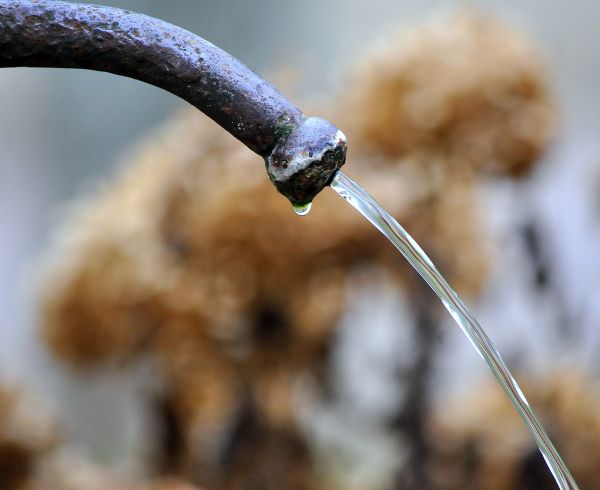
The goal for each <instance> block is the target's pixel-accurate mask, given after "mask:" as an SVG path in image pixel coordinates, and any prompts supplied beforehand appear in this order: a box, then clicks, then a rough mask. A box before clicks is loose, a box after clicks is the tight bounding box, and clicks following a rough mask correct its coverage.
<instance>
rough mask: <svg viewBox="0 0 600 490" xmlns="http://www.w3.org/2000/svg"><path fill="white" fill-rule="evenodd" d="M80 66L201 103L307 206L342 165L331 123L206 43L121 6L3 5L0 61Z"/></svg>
mask: <svg viewBox="0 0 600 490" xmlns="http://www.w3.org/2000/svg"><path fill="white" fill-rule="evenodd" d="M18 66H22V67H23V66H28V67H50V68H83V69H88V70H97V71H105V72H109V73H114V74H116V75H123V76H126V77H130V78H135V79H137V80H141V81H143V82H146V83H149V84H151V85H155V86H157V87H160V88H162V89H164V90H167V91H169V92H171V93H173V94H175V95H177V96H179V97H181V98H182V99H184V100H186V101H187V102H189V103H190V104H192V105H193V106H195V107H197V108H198V109H200V110H201V111H202V112H204V113H205V114H206V115H207V116H209V117H210V118H211V119H213V120H214V121H215V122H216V123H217V124H219V125H220V126H222V127H223V128H224V129H226V130H227V131H228V132H229V133H231V134H232V135H233V136H235V137H236V138H237V139H238V140H240V141H241V142H242V143H244V144H245V145H246V146H247V147H248V148H250V149H251V150H252V151H254V152H255V153H257V154H258V155H260V156H262V157H263V158H264V159H265V163H266V165H267V171H268V174H269V177H270V178H271V180H272V181H273V183H274V184H275V186H276V187H277V189H278V190H279V191H280V192H281V193H282V194H284V195H285V196H286V197H287V198H288V199H290V201H292V203H294V204H305V203H307V202H310V201H311V200H312V199H313V197H314V196H315V195H316V194H317V193H318V192H320V191H321V189H322V188H323V187H324V186H325V185H327V184H328V183H329V181H330V179H331V178H332V176H333V174H335V172H336V171H337V169H339V168H340V167H341V166H342V165H343V164H344V161H345V156H346V139H345V137H344V135H343V133H342V132H341V131H339V130H338V129H337V128H336V127H335V126H334V125H333V124H331V123H329V122H327V121H325V120H323V119H320V118H312V117H311V118H306V117H305V116H304V115H303V114H302V112H300V110H299V109H297V108H296V107H295V106H294V105H293V104H292V103H290V102H289V101H288V100H287V99H286V98H285V97H284V96H283V95H282V94H281V93H280V92H279V91H278V90H277V89H276V88H275V87H273V86H272V85H271V84H269V83H268V82H266V81H265V80H263V79H262V78H260V77H259V76H258V75H256V74H255V73H254V72H252V71H251V70H249V69H248V68H247V67H246V66H244V65H243V64H242V63H241V62H240V61H238V60H237V59H235V58H234V57H232V56H231V55H229V54H227V53H226V52H225V51H223V50H221V49H219V48H218V47H216V46H214V45H213V44H211V43H209V42H208V41H206V40H205V39H202V38H201V37H199V36H196V35H195V34H192V33H191V32H188V31H186V30H184V29H181V28H180V27H177V26H174V25H172V24H169V23H167V22H164V21H161V20H158V19H155V18H152V17H148V16H146V15H142V14H136V13H132V12H128V11H125V10H121V9H117V8H111V7H103V6H96V5H86V4H74V3H67V2H60V1H51V0H39V1H24V0H7V1H0V67H18Z"/></svg>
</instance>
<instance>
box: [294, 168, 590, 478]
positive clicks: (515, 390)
mask: <svg viewBox="0 0 600 490" xmlns="http://www.w3.org/2000/svg"><path fill="white" fill-rule="evenodd" d="M330 185H331V188H332V189H333V190H334V191H336V192H337V193H338V194H339V195H340V196H342V197H343V198H344V199H345V200H346V201H348V202H349V203H350V204H351V205H352V206H353V207H354V208H355V209H356V210H357V211H358V212H359V213H360V214H362V215H363V216H364V217H365V218H367V219H368V220H369V221H370V222H371V224H372V225H373V226H375V228H377V229H378V230H379V231H380V232H381V233H383V234H384V235H385V236H386V237H387V238H388V240H389V241H390V242H392V243H393V244H394V246H395V247H396V248H397V249H398V250H399V251H400V252H401V253H402V255H404V257H405V258H406V259H407V260H408V261H409V262H410V264H411V265H412V266H413V267H414V268H415V269H416V270H417V272H418V273H419V274H420V275H421V276H422V277H423V279H425V281H426V282H427V284H429V286H431V289H433V291H434V292H435V294H437V296H438V297H439V298H440V300H441V301H442V303H443V304H444V306H445V307H446V309H447V310H448V312H449V313H450V315H451V316H452V318H454V320H455V321H456V323H457V324H458V326H459V327H460V328H461V330H462V331H463V333H464V334H465V335H466V336H467V338H468V339H469V341H470V342H471V344H472V345H473V347H474V348H475V350H476V351H477V352H478V353H479V355H480V356H481V357H482V358H483V360H484V361H485V362H486V363H487V365H488V366H489V368H490V369H491V371H492V373H493V374H494V376H495V378H496V379H497V380H498V382H499V383H500V385H501V386H502V389H503V390H504V391H505V393H506V394H507V395H508V397H509V398H510V400H511V402H512V403H513V405H514V406H515V408H516V409H517V411H518V412H519V415H520V416H521V417H522V419H523V421H524V422H525V425H526V426H527V428H528V429H529V431H530V432H531V435H532V436H533V438H534V439H535V442H536V443H537V445H538V447H539V449H540V452H541V453H542V456H543V457H544V459H545V460H546V463H547V465H548V468H550V471H551V472H552V475H553V476H554V478H555V480H556V483H557V484H558V487H559V488H560V489H561V490H576V489H578V488H579V487H578V486H577V483H575V480H574V479H573V476H572V475H571V473H570V472H569V469H568V468H567V466H566V465H565V463H564V461H563V460H562V458H561V457H560V454H559V453H558V451H557V450H556V448H555V447H554V444H552V441H551V440H550V438H549V437H548V434H546V431H545V430H544V428H543V427H542V424H541V423H540V421H539V420H538V418H537V416H536V415H535V412H534V411H533V409H532V408H531V407H530V405H529V402H528V401H527V399H526V398H525V395H524V394H523V392H522V391H521V388H520V387H519V385H518V383H517V382H516V380H515V378H514V377H513V376H512V374H511V373H510V371H509V370H508V367H507V366H506V363H505V362H504V360H503V359H502V356H500V353H499V352H498V351H497V350H496V347H494V344H493V343H492V341H491V340H490V338H489V337H488V336H487V334H486V333H485V331H484V330H483V328H481V325H479V323H478V322H477V320H476V319H475V317H474V316H473V314H472V313H471V312H470V311H469V309H468V308H467V307H466V306H465V304H464V303H463V302H462V300H461V299H460V297H459V296H458V294H457V293H456V292H455V291H454V289H452V288H451V287H450V285H449V284H448V283H447V282H446V280H445V279H444V277H443V276H442V275H441V274H440V273H439V272H438V270H437V269H436V268H435V266H434V265H433V263H432V262H431V260H430V259H429V257H427V255H426V254H425V252H423V250H422V249H421V247H419V245H418V244H417V243H416V242H415V241H414V240H413V238H412V237H411V236H410V235H409V234H408V233H407V232H406V230H404V228H402V226H400V224H399V223H398V222H397V221H396V220H395V219H394V218H393V217H392V216H390V215H389V214H388V213H387V212H386V211H385V210H384V209H383V208H382V207H381V206H380V205H379V204H378V203H377V202H376V201H375V200H374V199H373V198H372V197H371V196H370V195H369V194H367V193H366V192H365V191H364V190H363V189H362V188H361V187H360V186H359V185H358V184H356V182H354V181H353V180H352V179H350V178H349V177H347V176H346V175H344V174H343V173H342V172H339V171H338V172H337V174H336V175H335V177H334V178H333V180H332V182H331V184H330ZM309 209H310V208H309ZM303 211H304V210H303ZM306 212H308V211H307V210H306V211H305V212H304V213H303V214H306ZM299 214H300V213H299Z"/></svg>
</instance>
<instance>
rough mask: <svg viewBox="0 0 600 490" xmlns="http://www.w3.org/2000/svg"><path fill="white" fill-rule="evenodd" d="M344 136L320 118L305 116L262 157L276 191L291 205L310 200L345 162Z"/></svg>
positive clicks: (303, 203) (345, 143)
mask: <svg viewBox="0 0 600 490" xmlns="http://www.w3.org/2000/svg"><path fill="white" fill-rule="evenodd" d="M347 148H348V144H347V141H346V136H345V135H344V133H342V131H340V130H339V129H338V128H337V127H335V126H334V125H333V124H331V123H330V122H329V121H326V120H325V119H321V118H320V117H309V118H307V119H305V120H304V121H303V123H302V124H300V125H299V126H297V127H296V128H294V129H293V130H292V131H291V132H290V133H289V134H288V135H287V136H286V137H284V139H283V140H282V141H280V142H279V143H278V144H277V145H276V146H275V148H274V149H273V151H272V152H271V154H270V155H269V156H268V157H267V158H266V159H265V164H266V166H267V172H268V173H269V177H270V179H271V181H272V182H273V184H275V187H276V188H277V190H278V191H279V192H280V193H281V194H283V195H284V196H285V197H287V198H288V199H289V200H290V202H291V203H292V204H293V205H296V206H302V205H306V204H308V203H310V202H311V201H312V200H313V198H314V197H315V196H316V195H317V194H318V193H319V192H321V190H322V189H323V188H324V187H325V186H327V185H328V184H329V182H330V181H331V179H332V178H333V176H334V174H335V173H336V172H337V171H338V170H339V168H340V167H341V166H342V165H344V163H345V162H346V150H347Z"/></svg>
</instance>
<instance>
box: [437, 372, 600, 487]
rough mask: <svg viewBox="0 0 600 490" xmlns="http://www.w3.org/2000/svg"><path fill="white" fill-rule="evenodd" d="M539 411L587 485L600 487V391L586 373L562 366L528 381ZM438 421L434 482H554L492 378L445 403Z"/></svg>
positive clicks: (523, 484) (474, 484) (528, 484)
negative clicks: (560, 370) (552, 373)
mask: <svg viewBox="0 0 600 490" xmlns="http://www.w3.org/2000/svg"><path fill="white" fill-rule="evenodd" d="M525 389H526V391H527V394H528V395H529V397H530V400H531V402H532V404H533V405H534V406H535V407H536V411H537V412H538V414H539V415H540V416H541V417H542V419H543V420H544V424H545V425H546V427H548V430H549V432H550V433H551V434H552V437H553V438H554V439H555V440H556V443H557V445H558V447H560V449H561V452H562V453H563V455H564V457H565V460H566V461H568V463H569V467H570V469H571V471H572V472H573V476H574V477H575V478H576V480H577V482H578V483H579V484H580V485H581V488H595V487H596V486H597V481H598V478H597V472H598V467H599V465H600V416H599V415H598V408H599V407H600V391H599V390H598V385H597V383H596V382H595V381H593V380H592V379H590V378H589V377H587V376H584V375H582V374H581V373H576V372H563V373H560V374H558V375H556V376H548V377H544V379H543V380H537V381H536V382H531V383H525ZM433 418H434V420H433V423H432V440H434V441H436V444H435V445H434V446H433V448H432V449H433V451H432V457H431V468H430V469H431V476H432V477H433V479H434V484H435V485H436V486H435V488H439V489H440V490H458V489H462V488H465V487H466V486H469V488H473V489H494V490H522V489H534V488H551V487H553V486H554V485H555V483H554V480H553V479H552V476H551V475H550V473H549V472H548V469H547V467H546V465H545V463H544V460H543V458H542V456H541V454H540V453H539V451H538V449H537V447H536V445H535V443H534V441H533V440H532V439H531V436H530V434H529V433H528V432H527V430H526V429H525V427H523V426H522V424H520V423H519V422H520V420H519V419H518V415H517V414H516V412H515V411H514V409H513V408H512V406H511V404H510V401H509V400H508V399H507V398H506V397H505V396H504V395H503V393H502V392H501V391H500V390H498V389H497V388H496V387H495V386H493V385H492V384H491V383H489V384H487V385H486V386H483V387H481V388H480V389H478V390H477V392H476V393H471V394H469V395H468V396H466V397H463V398H461V399H458V400H456V401H455V403H452V404H450V405H448V404H444V405H443V406H440V407H438V410H437V413H436V414H435V415H434V417H433Z"/></svg>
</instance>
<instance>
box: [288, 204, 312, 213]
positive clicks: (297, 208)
mask: <svg viewBox="0 0 600 490" xmlns="http://www.w3.org/2000/svg"><path fill="white" fill-rule="evenodd" d="M311 207H312V202H309V203H306V204H292V208H293V209H294V213H296V214H297V215H298V216H306V215H307V214H308V213H309V212H310V208H311Z"/></svg>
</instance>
